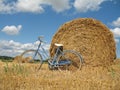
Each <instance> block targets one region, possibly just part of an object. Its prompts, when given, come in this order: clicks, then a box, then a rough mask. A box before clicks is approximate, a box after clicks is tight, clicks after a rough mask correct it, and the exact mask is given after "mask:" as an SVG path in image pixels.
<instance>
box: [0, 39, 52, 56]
mask: <svg viewBox="0 0 120 90" xmlns="http://www.w3.org/2000/svg"><path fill="white" fill-rule="evenodd" d="M38 44H39V42H38V41H36V42H34V43H25V44H22V43H20V42H15V41H13V40H10V41H6V40H0V55H1V56H17V55H20V54H21V53H22V52H24V51H25V50H28V49H37V46H38ZM43 47H44V48H45V50H46V51H47V52H48V50H49V47H50V45H49V44H44V45H43Z"/></svg>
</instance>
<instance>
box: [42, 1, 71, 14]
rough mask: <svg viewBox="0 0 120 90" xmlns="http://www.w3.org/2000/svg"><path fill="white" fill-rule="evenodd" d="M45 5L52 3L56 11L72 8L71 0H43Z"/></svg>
mask: <svg viewBox="0 0 120 90" xmlns="http://www.w3.org/2000/svg"><path fill="white" fill-rule="evenodd" d="M42 3H43V4H45V5H50V6H51V7H52V8H53V10H55V11H56V12H63V11H65V10H68V9H70V7H71V6H70V2H69V0H42Z"/></svg>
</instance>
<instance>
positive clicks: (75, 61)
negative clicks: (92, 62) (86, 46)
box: [57, 50, 83, 71]
mask: <svg viewBox="0 0 120 90" xmlns="http://www.w3.org/2000/svg"><path fill="white" fill-rule="evenodd" d="M61 60H70V61H71V64H69V65H63V66H59V67H58V69H59V70H68V71H77V70H80V69H81V67H82V63H83V58H82V55H81V54H80V53H78V52H76V51H74V50H63V52H61V54H60V55H59V56H58V59H57V63H59V61H61Z"/></svg>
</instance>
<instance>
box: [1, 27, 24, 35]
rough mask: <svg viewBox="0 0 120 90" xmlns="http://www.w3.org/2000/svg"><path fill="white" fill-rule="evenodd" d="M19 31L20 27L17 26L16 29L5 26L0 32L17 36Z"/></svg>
mask: <svg viewBox="0 0 120 90" xmlns="http://www.w3.org/2000/svg"><path fill="white" fill-rule="evenodd" d="M21 29H22V25H18V26H17V27H16V26H14V25H11V26H5V27H4V28H3V29H2V30H1V31H2V32H5V33H6V34H8V35H17V34H19V32H20V30H21Z"/></svg>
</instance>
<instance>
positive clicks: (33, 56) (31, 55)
mask: <svg viewBox="0 0 120 90" xmlns="http://www.w3.org/2000/svg"><path fill="white" fill-rule="evenodd" d="M21 57H22V60H21V63H40V66H39V68H38V69H40V68H41V66H42V64H43V62H42V60H43V59H42V56H41V54H40V53H39V52H37V50H26V51H24V52H23V53H22V54H21Z"/></svg>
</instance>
